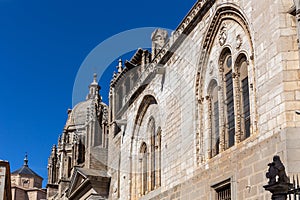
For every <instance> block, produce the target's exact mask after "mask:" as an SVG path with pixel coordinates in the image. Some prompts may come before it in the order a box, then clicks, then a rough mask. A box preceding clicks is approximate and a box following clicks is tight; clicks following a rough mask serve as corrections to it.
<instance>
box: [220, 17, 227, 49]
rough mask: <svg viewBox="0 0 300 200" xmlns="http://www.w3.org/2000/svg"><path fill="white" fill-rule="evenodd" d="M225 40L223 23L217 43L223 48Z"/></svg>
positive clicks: (225, 32)
mask: <svg viewBox="0 0 300 200" xmlns="http://www.w3.org/2000/svg"><path fill="white" fill-rule="evenodd" d="M226 40H227V24H225V23H223V24H222V25H221V28H220V32H219V43H220V45H221V46H223V45H224V44H225V43H226Z"/></svg>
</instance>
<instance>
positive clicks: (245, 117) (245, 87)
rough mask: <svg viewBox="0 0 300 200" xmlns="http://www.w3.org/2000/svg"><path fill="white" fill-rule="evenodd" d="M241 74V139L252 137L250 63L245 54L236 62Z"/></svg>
mask: <svg viewBox="0 0 300 200" xmlns="http://www.w3.org/2000/svg"><path fill="white" fill-rule="evenodd" d="M236 65H237V70H238V73H239V88H240V102H241V110H240V114H241V118H242V119H241V131H242V134H241V139H242V140H243V139H245V138H247V137H249V136H250V101H249V81H248V63H247V58H246V56H245V55H244V54H241V55H240V56H239V57H238V59H237V62H236Z"/></svg>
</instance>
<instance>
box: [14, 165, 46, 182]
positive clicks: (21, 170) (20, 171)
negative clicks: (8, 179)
mask: <svg viewBox="0 0 300 200" xmlns="http://www.w3.org/2000/svg"><path fill="white" fill-rule="evenodd" d="M11 174H20V175H31V176H38V177H40V178H41V179H43V178H42V177H41V176H39V175H38V174H37V173H35V172H34V171H33V170H32V169H30V168H29V167H28V166H26V165H23V166H22V167H21V168H19V169H17V170H15V171H14V172H12V173H11Z"/></svg>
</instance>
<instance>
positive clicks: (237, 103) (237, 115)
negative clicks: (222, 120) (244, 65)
mask: <svg viewBox="0 0 300 200" xmlns="http://www.w3.org/2000/svg"><path fill="white" fill-rule="evenodd" d="M232 79H233V81H232V84H233V97H234V98H233V102H234V124H235V127H234V128H235V144H237V143H239V142H240V141H241V139H242V130H241V98H240V84H239V73H237V72H233V73H232Z"/></svg>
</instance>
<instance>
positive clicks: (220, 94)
mask: <svg viewBox="0 0 300 200" xmlns="http://www.w3.org/2000/svg"><path fill="white" fill-rule="evenodd" d="M221 65H222V63H221ZM219 80H220V81H219V83H220V84H219V85H220V86H219V90H218V99H219V131H220V146H219V147H220V148H219V149H220V152H222V151H224V150H225V148H226V140H225V133H226V124H225V114H224V113H225V106H224V105H225V100H224V84H225V82H224V70H223V68H220V70H219Z"/></svg>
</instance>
